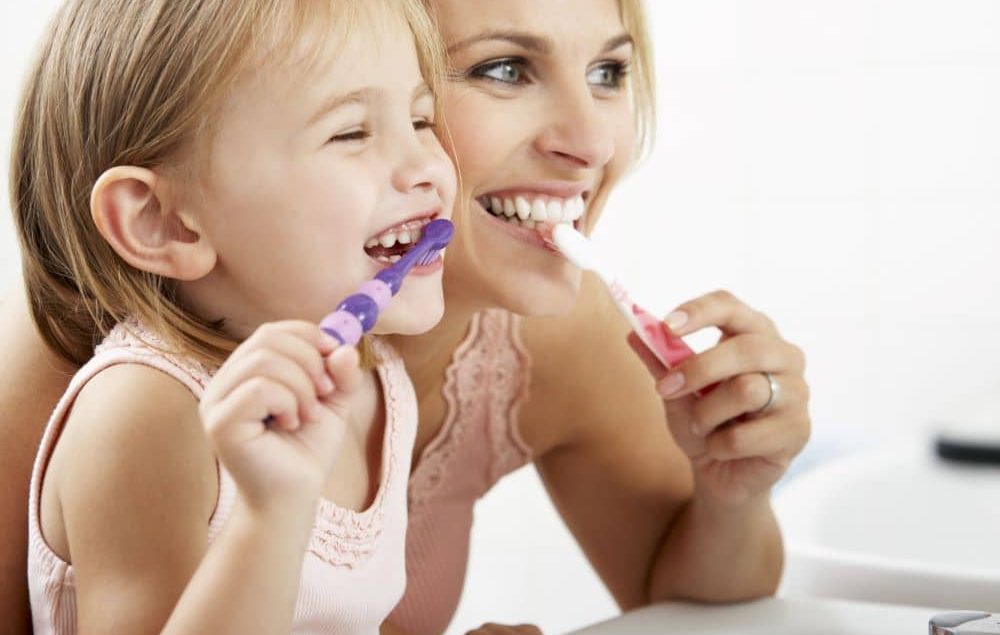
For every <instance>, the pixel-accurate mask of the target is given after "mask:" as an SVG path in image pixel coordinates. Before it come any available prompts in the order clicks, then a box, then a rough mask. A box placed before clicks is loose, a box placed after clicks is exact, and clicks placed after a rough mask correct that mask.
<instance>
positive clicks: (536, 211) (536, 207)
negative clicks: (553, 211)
mask: <svg viewBox="0 0 1000 635" xmlns="http://www.w3.org/2000/svg"><path fill="white" fill-rule="evenodd" d="M531 220H533V221H535V222H536V223H541V222H544V221H547V220H549V213H548V212H547V211H546V209H545V201H543V200H542V199H540V198H536V199H535V202H534V203H532V204H531ZM553 220H555V219H553Z"/></svg>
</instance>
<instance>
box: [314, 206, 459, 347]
mask: <svg viewBox="0 0 1000 635" xmlns="http://www.w3.org/2000/svg"><path fill="white" fill-rule="evenodd" d="M454 234H455V226H454V225H452V224H451V221H447V220H444V219H438V220H434V221H431V222H430V223H428V224H427V225H426V226H424V228H423V231H422V232H421V234H420V240H419V241H417V244H415V245H414V246H413V247H412V248H411V249H410V250H409V251H408V252H406V255H405V256H403V257H402V258H401V259H400V260H399V262H397V263H396V264H394V265H392V266H391V267H387V268H386V269H383V270H382V271H380V272H378V274H376V276H375V277H374V278H373V279H371V280H369V281H368V282H366V283H364V284H363V285H361V287H360V288H359V289H358V291H357V292H356V293H354V294H352V295H350V296H348V297H347V298H345V299H344V301H343V302H341V303H340V305H339V306H338V307H337V310H336V311H334V312H333V313H331V314H330V315H328V316H326V317H325V318H323V321H322V322H320V323H319V327H320V328H321V329H323V331H325V332H326V333H327V334H329V335H330V336H331V337H333V338H335V339H336V340H337V341H339V342H340V343H341V344H348V345H351V346H353V345H355V344H357V343H358V342H359V341H361V337H362V336H363V335H364V334H365V333H367V332H368V331H370V330H372V329H373V328H374V327H375V323H376V322H377V321H378V316H379V315H380V314H381V313H382V311H384V310H385V309H386V308H387V307H388V306H389V301H390V300H391V299H392V296H394V295H396V293H398V292H399V288H400V286H402V284H403V279H404V278H405V277H406V274H408V273H410V271H411V270H412V269H413V267H414V266H416V265H418V264H427V263H429V262H430V261H431V260H432V259H433V257H435V256H437V253H438V252H439V251H441V250H442V249H444V248H445V247H447V246H448V243H449V242H451V238H452V236H454Z"/></svg>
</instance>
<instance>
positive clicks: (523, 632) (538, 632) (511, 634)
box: [465, 623, 542, 635]
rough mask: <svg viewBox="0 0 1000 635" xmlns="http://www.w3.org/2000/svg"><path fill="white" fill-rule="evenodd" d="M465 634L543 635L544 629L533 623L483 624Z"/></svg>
mask: <svg viewBox="0 0 1000 635" xmlns="http://www.w3.org/2000/svg"><path fill="white" fill-rule="evenodd" d="M465 635H542V629H540V628H538V627H537V626H532V625H531V624H520V625H518V626H504V625H503V624H492V623H491V624H483V625H482V626H480V627H479V628H477V629H476V630H474V631H469V632H467V633H466V634H465Z"/></svg>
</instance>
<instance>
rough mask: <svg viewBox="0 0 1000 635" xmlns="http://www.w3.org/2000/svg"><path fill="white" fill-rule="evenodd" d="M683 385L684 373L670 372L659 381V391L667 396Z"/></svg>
mask: <svg viewBox="0 0 1000 635" xmlns="http://www.w3.org/2000/svg"><path fill="white" fill-rule="evenodd" d="M683 386H684V373H670V374H669V375H667V376H666V377H664V378H663V379H662V380H661V381H660V386H659V391H660V394H661V395H663V396H664V397H668V396H670V395H672V394H674V393H675V392H677V391H678V390H680V389H681V388H682V387H683Z"/></svg>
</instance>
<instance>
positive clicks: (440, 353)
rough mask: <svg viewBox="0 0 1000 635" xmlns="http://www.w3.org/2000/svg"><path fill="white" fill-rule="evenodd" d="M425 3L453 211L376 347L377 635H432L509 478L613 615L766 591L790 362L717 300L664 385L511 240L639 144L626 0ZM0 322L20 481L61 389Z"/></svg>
mask: <svg viewBox="0 0 1000 635" xmlns="http://www.w3.org/2000/svg"><path fill="white" fill-rule="evenodd" d="M429 5H430V8H431V9H432V11H433V12H434V13H435V15H436V18H437V20H438V24H439V26H440V29H441V31H442V34H443V36H444V40H445V44H446V46H447V47H448V50H449V54H450V56H451V66H452V73H451V81H450V82H449V84H448V86H447V87H446V89H445V92H444V94H443V95H442V99H443V109H444V114H445V116H446V120H447V123H448V128H447V130H446V131H444V134H443V137H444V141H445V142H446V144H448V145H449V149H450V151H451V153H452V154H453V156H454V157H455V159H456V161H457V162H458V164H459V166H460V169H461V174H462V181H463V188H464V193H463V196H462V199H461V200H460V201H459V203H458V205H457V206H456V210H455V220H456V224H457V238H456V240H454V241H453V243H452V246H451V247H450V248H449V250H448V253H447V259H446V260H447V262H446V267H445V291H446V306H447V309H446V315H445V318H444V320H442V322H441V324H440V325H439V326H438V327H437V328H436V329H435V330H434V331H432V332H430V333H429V334H426V335H423V336H420V337H414V338H398V339H396V340H395V341H394V342H393V344H394V345H395V347H396V348H397V350H398V351H399V352H400V353H401V354H402V355H403V357H404V359H405V360H406V365H407V368H408V370H409V372H410V374H411V376H412V379H413V382H414V384H415V387H416V389H417V395H418V398H419V399H420V415H421V416H420V427H419V429H418V432H417V441H416V446H415V450H414V460H413V465H414V467H413V472H412V475H411V481H410V524H409V530H408V532H409V533H408V538H407V569H408V578H409V579H408V587H407V593H406V596H405V597H404V599H403V602H402V603H401V604H400V606H399V607H398V608H397V610H396V611H395V613H394V614H393V616H392V618H391V620H390V622H391V623H390V624H387V625H386V629H385V630H386V632H389V633H405V634H409V635H437V634H439V633H441V632H442V631H443V630H444V629H445V628H446V626H447V624H448V622H449V621H450V619H451V616H452V615H453V613H454V610H455V607H456V606H457V603H458V599H459V594H460V591H461V587H462V583H463V580H464V573H465V568H466V562H467V553H468V552H467V550H468V539H469V530H470V527H471V519H472V506H473V504H474V502H475V500H476V499H477V498H478V497H480V496H482V495H483V494H484V493H485V492H486V491H488V490H489V489H490V488H491V487H492V485H493V484H494V483H495V482H496V481H497V480H498V479H499V478H501V477H502V476H503V475H505V474H507V473H509V472H510V471H513V470H514V469H516V468H517V467H519V466H521V465H523V464H525V463H527V462H533V463H534V464H535V466H536V468H537V469H538V471H539V473H540V474H541V476H542V480H543V482H544V483H545V486H546V488H547V490H548V492H549V494H550V496H551V497H552V499H553V500H554V502H555V504H556V507H557V509H558V510H559V512H560V513H561V515H562V517H563V519H564V520H565V522H566V523H567V525H568V526H569V528H570V529H571V531H572V533H573V534H574V536H575V537H576V539H577V540H578V542H579V543H580V546H581V547H582V549H583V551H584V553H585V554H586V555H587V557H588V558H589V560H590V562H591V563H592V564H593V566H594V568H595V570H596V571H597V572H598V574H599V575H600V577H601V579H602V580H603V581H604V583H605V584H606V585H607V587H608V589H609V590H610V591H611V593H612V594H613V596H614V597H615V599H616V600H617V601H618V603H619V604H620V606H621V607H622V608H623V609H629V608H633V607H636V606H640V605H643V604H647V603H649V602H653V601H658V600H663V599H669V598H687V599H695V600H701V601H710V602H720V601H732V600H741V599H746V598H752V597H758V596H762V595H767V594H771V593H773V592H774V590H775V588H776V586H777V583H778V580H779V577H780V571H781V566H782V547H781V538H780V534H779V531H778V528H777V524H776V522H775V519H774V515H773V513H772V511H771V508H770V504H769V500H768V499H769V492H770V488H771V486H772V485H773V484H774V483H775V482H776V481H777V480H778V479H779V478H780V476H781V475H782V474H783V473H784V471H785V469H786V468H787V466H788V464H789V462H790V461H791V459H792V458H793V457H794V456H795V455H796V454H797V453H798V452H799V451H800V450H801V448H802V447H803V445H804V444H805V442H806V439H807V438H808V434H809V416H808V411H807V401H808V388H807V386H806V383H805V380H804V377H803V372H804V371H803V367H804V362H803V357H802V354H801V353H800V352H799V350H798V349H797V348H795V347H794V346H792V345H790V344H788V343H787V342H785V341H784V340H783V339H782V338H781V337H780V335H779V334H778V332H777V330H776V329H775V327H774V325H773V324H772V323H771V322H770V320H768V319H767V318H766V317H764V316H763V315H761V314H760V313H757V312H756V311H754V310H752V309H750V308H749V307H747V306H746V305H744V304H742V303H741V302H740V301H738V300H737V299H735V298H734V297H732V296H731V295H730V294H727V293H722V292H719V293H713V294H710V295H707V296H703V297H701V298H698V299H695V300H693V301H691V302H688V303H686V304H684V305H682V306H681V307H680V308H679V309H678V310H677V311H675V312H674V313H672V314H671V316H669V317H668V323H669V324H670V325H671V326H672V327H674V329H675V331H676V332H677V333H679V334H681V335H684V334H687V333H691V332H694V331H696V330H699V329H701V328H704V327H706V326H716V327H718V328H719V329H721V331H722V333H723V338H722V340H721V342H720V343H719V345H718V346H716V347H714V348H713V349H711V350H709V351H706V352H704V353H702V354H701V355H698V356H696V357H694V358H692V359H690V360H688V361H686V362H685V363H683V364H682V365H681V366H680V367H679V368H678V369H676V371H675V372H672V373H670V374H665V373H664V372H663V371H662V369H660V368H659V367H658V366H657V365H656V364H655V363H654V362H652V361H651V360H649V358H648V356H646V355H644V354H643V352H642V350H641V348H637V349H636V350H635V352H633V351H631V350H628V348H627V347H626V346H625V345H624V343H625V342H624V341H625V338H626V333H627V331H628V328H627V325H626V324H625V323H624V321H623V320H622V319H621V318H620V317H619V315H618V314H617V312H616V310H615V308H614V307H613V305H612V304H611V302H610V300H609V298H608V296H607V293H606V292H605V291H604V290H603V289H602V288H601V287H600V286H599V283H597V282H596V281H595V280H594V279H593V278H591V277H589V276H581V274H580V272H579V271H578V270H576V269H575V268H574V267H572V266H571V265H569V264H567V263H566V262H565V261H564V260H563V259H561V258H560V257H558V256H556V255H553V254H552V253H550V252H549V251H548V250H546V249H544V248H543V246H542V244H541V241H540V240H539V239H538V238H537V235H536V234H535V232H534V231H533V230H532V229H531V226H530V222H531V219H532V218H536V219H537V218H540V217H542V216H545V218H546V219H547V220H550V221H551V220H557V218H555V217H558V219H562V218H563V217H566V218H567V219H573V218H575V217H576V216H577V215H578V214H580V213H581V212H582V217H581V218H579V219H578V220H577V221H576V223H577V224H578V225H580V226H581V227H582V228H584V229H586V230H588V231H589V229H591V228H592V227H593V226H594V224H595V223H596V222H597V219H598V217H599V216H600V213H601V211H602V209H603V206H604V203H605V201H606V200H607V197H608V195H609V193H610V191H611V190H612V188H613V187H614V186H615V184H616V183H617V181H618V179H619V178H620V177H621V175H622V174H623V173H624V172H625V171H626V170H627V169H628V168H629V167H631V165H632V163H633V160H634V158H635V156H636V155H637V154H638V152H637V150H638V148H640V147H642V145H643V143H644V142H645V141H647V140H648V134H649V131H650V128H651V123H652V120H653V113H652V95H653V87H652V82H651V76H652V73H651V70H650V67H649V64H650V63H651V62H652V60H651V58H650V54H649V39H648V35H647V33H646V30H645V20H644V16H643V13H642V8H641V5H640V1H639V0H620V2H619V1H618V0H572V2H570V1H568V0H508V1H507V2H503V3H498V2H493V1H492V0H430V1H429ZM581 208H582V209H581ZM522 219H523V220H522ZM8 313H9V317H8V318H7V321H6V322H5V323H4V325H5V326H6V327H7V328H5V329H4V331H3V332H4V333H5V337H6V338H7V339H8V340H9V343H8V350H11V348H14V349H15V350H16V351H17V353H18V355H17V357H16V358H15V361H14V362H13V363H12V364H10V365H8V377H9V379H8V381H5V382H3V386H4V388H3V389H4V390H5V391H7V392H6V393H5V394H4V395H3V397H4V398H5V400H4V401H3V402H2V403H3V404H4V405H5V406H6V412H7V413H9V417H8V420H7V423H6V427H8V428H10V429H11V430H10V431H5V437H6V438H12V435H13V438H16V439H19V441H18V446H12V445H11V444H5V445H4V456H0V461H2V465H3V466H4V468H5V470H4V471H5V476H6V477H7V480H8V482H15V483H17V484H20V483H22V482H26V481H27V473H28V471H29V469H30V466H29V465H28V464H27V463H28V461H29V460H30V459H28V458H26V457H28V456H30V455H32V454H33V450H34V443H35V441H34V437H37V434H38V431H40V430H41V427H42V424H43V421H44V419H45V416H44V414H45V413H47V412H48V410H49V409H50V408H51V406H52V399H53V395H57V394H59V393H60V392H61V391H62V389H63V387H64V385H63V384H64V382H65V378H66V377H67V375H66V373H67V370H66V368H65V362H60V361H57V360H54V359H53V358H52V356H51V355H50V354H48V353H47V352H46V351H45V350H44V349H43V347H42V345H41V343H40V341H39V340H38V338H37V335H32V336H31V338H29V334H32V333H34V331H33V329H31V328H30V323H29V322H28V321H27V319H26V318H25V317H24V316H25V313H26V311H25V309H24V306H23V302H21V303H19V304H18V306H14V307H11V309H10V311H8ZM637 353H638V354H637ZM651 374H652V376H653V378H654V379H655V380H656V384H655V389H654V386H653V384H651V382H650V379H649V378H650V375H651ZM716 383H718V384H719V386H718V387H717V388H716V389H715V390H713V391H711V392H710V394H706V395H705V396H704V397H700V398H699V397H696V396H695V395H694V393H695V392H696V391H700V389H702V388H705V387H707V386H710V385H712V384H716ZM23 395H30V396H31V398H30V400H25V399H24V398H23ZM19 491H20V490H19ZM4 506H5V508H4V509H3V510H2V513H3V514H4V518H5V519H8V521H7V522H6V523H5V525H4V529H5V533H4V535H3V536H0V538H2V539H5V542H4V544H13V545H14V546H15V547H17V544H16V543H15V542H14V541H15V540H18V539H20V534H19V533H18V527H23V525H24V523H23V522H22V519H23V518H24V509H25V508H26V501H25V497H24V496H23V495H22V496H21V497H20V498H16V497H15V499H14V500H9V501H8V500H4ZM22 533H23V532H22ZM20 544H21V545H23V541H21V543H20ZM3 553H4V555H3V561H4V571H5V576H4V578H3V580H2V582H0V583H2V584H3V588H2V589H0V590H2V592H3V602H4V605H3V606H2V607H0V612H2V613H3V614H5V615H21V616H23V615H24V614H25V610H26V609H25V608H24V601H23V595H18V594H19V593H21V590H20V588H19V586H18V585H23V566H22V564H23V561H24V551H23V546H22V547H20V551H17V550H16V549H15V550H11V549H5V550H4V552H3ZM23 621H24V620H23V617H22V622H23ZM22 630H23V629H22ZM518 630H523V631H524V632H530V630H529V629H527V628H524V629H518ZM510 631H513V629H510ZM15 632H16V631H15ZM25 632H27V631H25ZM484 632H508V631H504V630H500V629H499V627H489V628H487V629H484Z"/></svg>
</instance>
